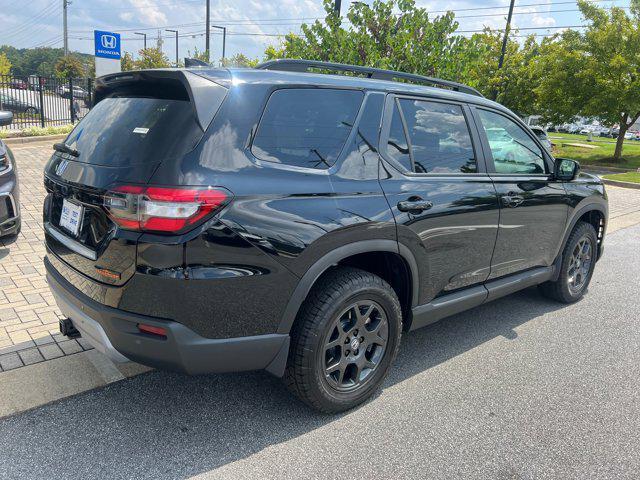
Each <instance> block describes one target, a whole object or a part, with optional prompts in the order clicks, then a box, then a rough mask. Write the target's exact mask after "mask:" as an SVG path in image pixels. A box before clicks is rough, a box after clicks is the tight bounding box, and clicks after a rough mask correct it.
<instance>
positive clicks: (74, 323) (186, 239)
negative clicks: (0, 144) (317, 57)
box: [44, 60, 607, 412]
mask: <svg viewBox="0 0 640 480" xmlns="http://www.w3.org/2000/svg"><path fill="white" fill-rule="evenodd" d="M345 71H346V73H348V75H344V74H342V75H340V74H338V73H341V72H342V73H344V72H345ZM314 72H315V73H314ZM328 72H333V74H331V73H328ZM95 101H96V104H95V106H94V107H93V109H92V110H91V111H90V112H89V113H88V115H87V116H86V117H84V119H83V120H82V121H81V122H80V123H79V124H78V125H77V126H76V128H75V129H74V130H73V132H72V133H71V134H70V135H69V136H68V137H67V139H66V140H65V141H64V142H63V143H60V144H57V145H56V146H55V150H56V151H55V152H54V154H53V156H52V157H51V160H50V161H49V163H48V164H47V166H46V169H45V186H46V189H47V192H48V195H47V197H46V199H45V203H44V228H45V231H46V244H47V257H46V259H45V264H46V268H47V276H48V280H49V284H50V286H51V289H52V291H53V294H54V296H55V298H56V301H57V303H58V305H59V307H60V310H61V311H62V312H63V313H64V315H65V316H67V317H68V319H67V320H63V321H62V323H61V328H62V330H63V333H65V334H68V335H78V334H81V335H82V336H83V337H85V338H86V339H87V340H88V341H89V342H90V343H92V344H93V345H94V346H95V347H96V348H97V349H98V350H100V351H102V352H104V353H105V354H107V355H108V356H109V357H110V358H112V359H113V360H116V361H126V360H133V361H136V362H140V363H143V364H147V365H151V366H154V367H158V368H164V369H172V370H179V371H183V372H186V373H189V374H198V373H207V372H230V371H243V370H253V369H266V370H267V371H268V372H270V373H272V374H274V375H277V376H281V377H284V379H285V382H286V384H287V385H288V386H289V387H290V388H291V390H292V391H293V392H295V393H296V394H297V395H298V396H299V397H300V398H301V399H302V400H304V401H305V402H307V403H308V404H309V405H311V406H313V407H315V408H317V409H320V410H323V411H326V412H336V411H341V410H345V409H348V408H351V407H353V406H355V405H357V404H359V403H360V402H362V401H364V400H365V399H367V398H368V397H369V396H371V394H372V392H373V391H374V390H375V389H376V388H377V387H379V386H380V384H381V383H382V381H383V379H384V377H385V375H386V373H387V371H388V370H389V367H390V365H391V363H392V362H393V359H394V357H395V356H396V353H397V351H398V347H399V344H400V336H401V333H402V332H408V331H410V330H414V329H416V328H420V327H422V326H425V325H427V324H430V323H432V322H435V321H437V320H439V319H441V318H443V317H446V316H448V315H452V314H455V313H456V312H460V311H462V310H466V309H469V308H472V307H475V306H478V305H481V304H483V303H485V302H488V301H491V300H494V299H496V298H499V297H501V296H503V295H507V294H509V293H512V292H515V291H517V290H520V289H522V288H525V287H529V286H532V285H540V287H541V290H542V291H543V292H544V293H545V294H547V295H549V296H551V297H553V298H555V299H557V300H560V301H562V302H567V303H568V302H574V301H576V300H578V299H580V298H581V296H582V295H583V293H584V292H585V290H586V289H587V286H588V284H589V281H590V279H591V275H592V273H593V269H594V266H595V263H596V261H597V260H598V258H599V257H600V255H601V254H602V250H603V238H604V233H605V227H606V219H607V199H606V194H605V191H604V187H603V185H602V183H601V182H600V181H599V180H598V179H597V178H595V177H592V176H589V175H586V174H584V173H580V172H579V166H578V164H577V163H575V162H573V161H571V160H566V159H554V158H552V156H551V155H550V153H549V151H548V150H547V149H546V148H544V146H543V145H541V143H540V141H539V140H538V138H537V137H536V136H535V135H534V134H533V133H532V132H531V131H530V130H529V129H528V128H527V127H526V126H525V125H524V124H523V123H522V122H521V121H520V120H519V119H518V117H516V116H515V115H514V114H513V113H511V112H510V111H509V110H507V109H506V108H504V107H502V106H501V105H499V104H497V103H494V102H492V101H489V100H487V99H485V98H484V97H482V95H480V94H479V93H478V92H477V91H475V90H474V89H472V88H469V87H466V86H464V85H460V84H457V83H453V82H448V81H444V80H439V79H434V78H428V77H420V76H417V75H409V74H404V73H400V72H392V71H385V70H377V69H371V68H364V67H355V66H348V65H339V64H327V63H319V62H310V61H302V60H297V61H295V60H282V61H274V62H268V63H265V64H262V65H260V66H259V67H257V68H255V69H237V70H233V69H232V70H226V69H214V68H210V67H200V68H190V69H166V70H150V71H138V72H127V73H118V74H112V75H108V76H105V77H102V78H100V79H98V80H97V82H96V93H95Z"/></svg>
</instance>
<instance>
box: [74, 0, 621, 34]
mask: <svg viewBox="0 0 640 480" xmlns="http://www.w3.org/2000/svg"><path fill="white" fill-rule="evenodd" d="M615 1H617V0H592V1H591V2H589V3H602V2H615ZM575 3H576V2H575V0H571V1H567V0H563V1H560V2H551V3H548V4H542V5H541V4H540V3H527V4H522V5H516V6H515V9H518V8H526V7H541V6H554V5H568V4H573V5H575ZM508 7H509V6H508V5H500V6H497V5H496V6H490V7H469V8H459V9H450V10H432V11H430V12H428V13H430V14H432V13H446V12H454V13H455V12H471V11H482V10H496V9H501V8H502V9H508ZM621 8H625V9H626V8H629V7H621ZM579 11H580V10H578V9H564V10H549V11H540V12H538V11H536V12H516V11H514V12H513V14H514V15H535V14H541V13H543V14H546V13H561V12H579ZM505 14H506V12H504V13H487V14H481V15H460V16H456V18H481V17H500V16H504V15H505ZM395 15H396V16H397V15H399V14H395ZM324 18H325V17H297V18H270V19H269V18H267V19H257V18H256V19H250V18H249V19H242V20H223V19H211V22H212V23H215V24H220V25H263V26H274V27H275V26H290V25H298V24H299V23H272V22H291V21H295V22H304V21H308V20H324ZM200 25H206V22H205V21H201V22H191V23H182V24H172V25H164V26H160V27H142V28H140V27H138V28H120V29H113V31H116V32H133V31H140V30H143V31H144V30H156V29H158V28H184V27H195V26H200ZM89 32H92V30H73V33H89Z"/></svg>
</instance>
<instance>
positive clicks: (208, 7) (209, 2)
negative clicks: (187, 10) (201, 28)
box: [204, 0, 211, 63]
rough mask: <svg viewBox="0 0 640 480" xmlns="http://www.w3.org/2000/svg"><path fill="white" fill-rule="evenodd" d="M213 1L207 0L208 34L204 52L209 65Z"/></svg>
mask: <svg viewBox="0 0 640 480" xmlns="http://www.w3.org/2000/svg"><path fill="white" fill-rule="evenodd" d="M210 17H211V0H207V34H206V42H205V47H204V51H205V52H206V55H207V63H208V62H209V37H210V36H211V26H210V22H211V18H210Z"/></svg>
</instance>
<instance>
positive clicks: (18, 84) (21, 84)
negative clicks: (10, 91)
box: [7, 78, 29, 90]
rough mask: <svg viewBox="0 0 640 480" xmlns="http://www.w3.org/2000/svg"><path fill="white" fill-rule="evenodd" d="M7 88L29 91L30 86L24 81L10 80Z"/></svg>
mask: <svg viewBox="0 0 640 480" xmlns="http://www.w3.org/2000/svg"><path fill="white" fill-rule="evenodd" d="M7 86H8V87H9V88H15V89H16V90H28V89H29V85H28V84H27V82H25V81H24V80H21V79H19V78H14V79H11V80H9V82H8V84H7Z"/></svg>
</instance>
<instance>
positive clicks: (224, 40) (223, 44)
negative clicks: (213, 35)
mask: <svg viewBox="0 0 640 480" xmlns="http://www.w3.org/2000/svg"><path fill="white" fill-rule="evenodd" d="M211 26H212V27H213V28H219V29H220V30H222V61H223V62H224V58H225V50H226V45H227V27H219V26H218V25H211Z"/></svg>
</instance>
